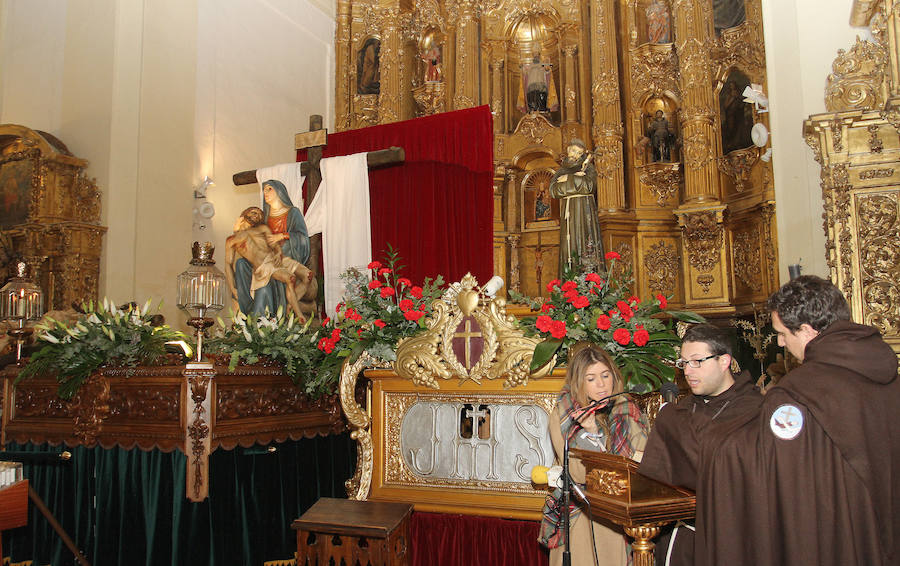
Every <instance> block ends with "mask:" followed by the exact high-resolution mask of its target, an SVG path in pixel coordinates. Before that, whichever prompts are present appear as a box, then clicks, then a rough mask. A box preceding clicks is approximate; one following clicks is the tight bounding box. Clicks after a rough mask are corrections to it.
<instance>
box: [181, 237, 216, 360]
mask: <svg viewBox="0 0 900 566" xmlns="http://www.w3.org/2000/svg"><path fill="white" fill-rule="evenodd" d="M214 251H215V246H213V245H212V243H211V242H204V243H203V244H201V243H200V242H194V245H193V246H192V247H191V255H192V257H191V262H190V265H189V266H188V268H187V269H186V270H184V272H182V273H181V274H180V275H179V276H178V290H177V295H176V296H177V298H176V304H177V306H178V308H180V309H181V310H183V311H184V312H186V313H187V314H188V316H190V318H189V319H188V321H187V323H188V326H191V327H193V328H194V330H195V331H196V337H197V355H196V358H195V359H194V361H195V362H200V361H202V359H203V357H202V348H203V333H204V331H205V330H206V329H207V328H209V327H210V326H212V324H213V319H212V318H211V315H215V313H217V312H219V311H220V310H222V308H223V307H224V306H225V297H226V295H225V287H226V283H225V274H223V273H222V272H221V271H220V270H219V268H217V267H216V262H215V260H213V257H212V256H213V252H214Z"/></svg>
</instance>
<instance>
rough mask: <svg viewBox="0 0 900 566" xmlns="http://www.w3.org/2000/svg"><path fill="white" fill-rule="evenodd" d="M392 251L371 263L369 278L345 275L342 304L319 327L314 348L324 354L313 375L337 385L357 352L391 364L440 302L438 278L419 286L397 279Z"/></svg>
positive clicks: (358, 273) (354, 271)
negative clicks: (399, 345) (399, 348)
mask: <svg viewBox="0 0 900 566" xmlns="http://www.w3.org/2000/svg"><path fill="white" fill-rule="evenodd" d="M399 262H400V258H399V256H398V254H397V252H396V251H394V250H393V249H392V248H391V247H390V246H388V251H387V252H386V253H385V257H384V263H382V262H380V261H373V262H371V263H370V264H369V265H368V266H367V269H368V272H364V271H360V270H358V269H353V268H351V269H348V270H347V271H345V272H344V273H343V274H341V279H343V280H344V285H345V289H346V290H345V294H344V302H343V303H340V304H338V305H337V308H336V312H335V316H334V317H329V318H326V319H325V320H324V321H322V328H321V329H320V331H319V339H318V342H317V344H316V345H317V348H318V349H319V350H320V351H322V352H323V353H324V354H325V358H324V360H323V361H322V364H321V365H320V366H319V368H318V371H319V372H320V373H323V374H327V375H330V376H332V377H331V379H333V380H334V381H335V383H336V382H337V379H338V377H339V376H340V369H341V366H342V365H343V363H344V361H345V360H347V359H349V360H350V362H351V363H352V362H354V361H356V359H357V358H359V356H360V354H362V352H364V351H367V352H368V353H369V354H370V355H372V357H374V358H377V359H380V360H382V361H385V362H392V361H394V360H395V359H396V352H395V348H396V347H397V343H398V342H399V341H400V340H401V339H402V338H406V337H408V336H413V335H414V334H416V333H418V332H419V331H420V330H422V329H424V328H425V318H426V317H427V316H428V315H429V314H431V303H432V301H434V300H435V299H437V298H439V297H440V296H441V293H442V292H443V290H442V286H443V285H444V280H443V278H442V277H441V276H440V275H439V276H437V278H435V279H434V280H432V279H426V280H425V281H424V282H423V284H422V286H417V285H413V284H412V282H411V281H410V280H409V279H407V278H405V277H400V276H399V272H400V271H401V270H402V269H403V267H404V266H402V265H399Z"/></svg>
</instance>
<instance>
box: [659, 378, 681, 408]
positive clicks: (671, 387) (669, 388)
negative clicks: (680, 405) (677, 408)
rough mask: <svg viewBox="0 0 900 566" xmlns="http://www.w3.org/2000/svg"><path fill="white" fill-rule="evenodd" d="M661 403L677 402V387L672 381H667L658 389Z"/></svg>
mask: <svg viewBox="0 0 900 566" xmlns="http://www.w3.org/2000/svg"><path fill="white" fill-rule="evenodd" d="M659 393H660V394H661V395H662V398H663V401H665V402H666V403H674V402H675V401H677V400H678V386H677V385H675V383H674V382H672V381H667V382H665V383H663V384H662V386H661V387H660V388H659Z"/></svg>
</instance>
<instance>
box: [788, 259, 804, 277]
mask: <svg viewBox="0 0 900 566" xmlns="http://www.w3.org/2000/svg"><path fill="white" fill-rule="evenodd" d="M801 269H802V268H801V267H800V264H799V263H793V264H791V265H789V266H788V274H789V275H790V276H791V279H796V278H798V277H800V270H801Z"/></svg>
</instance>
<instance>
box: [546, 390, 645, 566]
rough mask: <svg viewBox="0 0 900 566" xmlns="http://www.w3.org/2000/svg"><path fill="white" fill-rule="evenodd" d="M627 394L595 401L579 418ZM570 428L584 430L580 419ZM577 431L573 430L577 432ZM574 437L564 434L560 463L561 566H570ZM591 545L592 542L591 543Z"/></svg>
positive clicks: (623, 392) (574, 420)
mask: <svg viewBox="0 0 900 566" xmlns="http://www.w3.org/2000/svg"><path fill="white" fill-rule="evenodd" d="M627 393H629V392H628V391H620V392H618V393H613V394H612V395H607V396H606V397H602V398H600V399H597V400H596V401H594V402H592V403H590V404H589V405H588V406H587V407H585V408H584V410H583V411H582V412H581V417H580V418H584V416H585V415H593V414H594V411H596V410H597V409H598V408H599V407H600V403H602V402H604V401H608V400H609V399H611V398H613V397H618V396H619V395H625V394H627ZM572 426H573V427H576V426H577V427H578V428H584V426H582V424H581V422H580V419H574V418H573V419H572ZM577 431H578V429H575V432H577ZM573 436H575V434H574V433H573V434H566V438H565V442H563V462H562V477H563V485H562V501H563V517H562V519H563V520H562V527H563V532H564V533H565V535H566V545H565V548H564V549H563V555H562V566H572V550H571V537H570V536H569V535H570V532H569V502H570V501H571V500H572V476H571V475H569V439H570V438H572V437H573ZM591 544H593V541H591Z"/></svg>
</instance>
